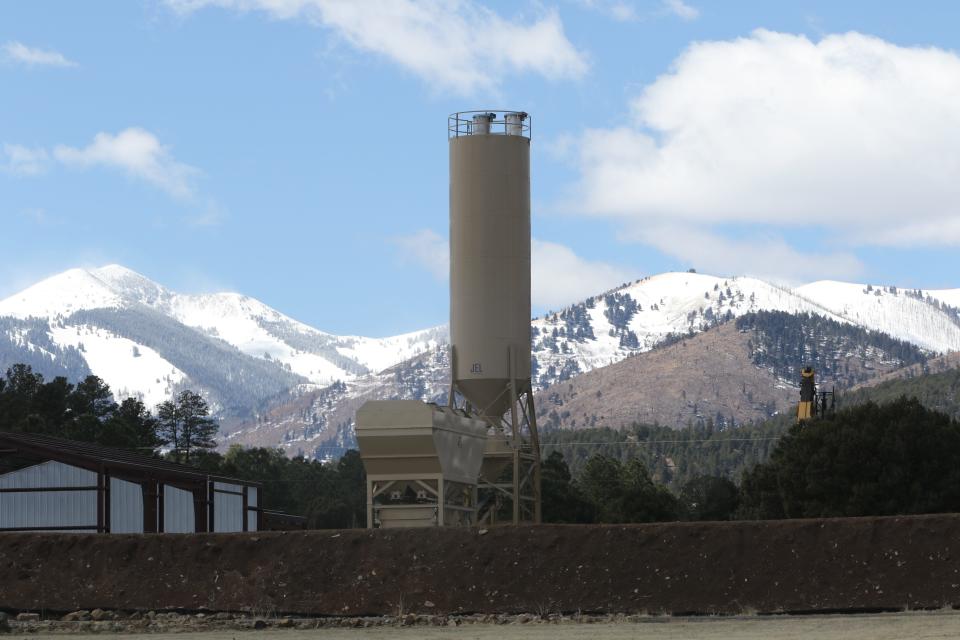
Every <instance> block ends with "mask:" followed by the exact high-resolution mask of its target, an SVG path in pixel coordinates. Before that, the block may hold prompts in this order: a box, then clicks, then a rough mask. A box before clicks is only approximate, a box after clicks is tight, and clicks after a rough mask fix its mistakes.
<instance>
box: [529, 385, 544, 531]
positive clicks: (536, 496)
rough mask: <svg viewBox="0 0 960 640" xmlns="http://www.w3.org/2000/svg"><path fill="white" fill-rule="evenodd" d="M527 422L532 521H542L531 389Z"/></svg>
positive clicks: (535, 414) (538, 444) (537, 452)
mask: <svg viewBox="0 0 960 640" xmlns="http://www.w3.org/2000/svg"><path fill="white" fill-rule="evenodd" d="M527 422H528V424H529V425H530V448H531V449H533V523H534V524H540V523H541V522H542V521H543V513H542V509H541V506H542V505H541V500H540V434H539V432H538V431H537V412H536V409H535V407H534V406H533V390H532V389H531V390H530V391H528V392H527Z"/></svg>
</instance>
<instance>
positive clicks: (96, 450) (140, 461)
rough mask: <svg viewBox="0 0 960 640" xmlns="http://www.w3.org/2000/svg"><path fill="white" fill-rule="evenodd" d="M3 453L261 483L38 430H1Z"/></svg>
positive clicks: (139, 472)
mask: <svg viewBox="0 0 960 640" xmlns="http://www.w3.org/2000/svg"><path fill="white" fill-rule="evenodd" d="M2 453H13V454H23V455H26V456H29V457H40V458H44V459H49V460H59V461H61V462H65V463H67V464H74V465H76V466H80V467H84V468H91V469H94V470H96V469H99V468H101V467H102V468H104V469H107V470H111V471H118V470H119V471H121V472H125V474H126V475H134V476H143V477H152V478H158V479H159V478H163V479H166V480H173V481H177V480H179V481H181V482H185V483H196V482H207V481H210V480H215V481H219V482H228V483H231V484H240V485H249V486H256V487H259V486H260V483H258V482H251V481H249V480H240V479H239V478H229V477H225V476H220V475H216V474H211V473H207V472H206V471H203V470H202V469H198V468H196V467H191V466H188V465H185V464H178V463H176V462H170V461H168V460H163V459H160V458H152V457H150V456H145V455H143V454H140V453H136V452H134V451H127V450H125V449H115V448H113V447H105V446H103V445H99V444H94V443H91V442H79V441H77V440H67V439H65V438H55V437H53V436H47V435H42V434H39V433H21V432H9V431H0V454H2Z"/></svg>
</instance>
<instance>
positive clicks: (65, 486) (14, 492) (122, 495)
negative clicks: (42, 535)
mask: <svg viewBox="0 0 960 640" xmlns="http://www.w3.org/2000/svg"><path fill="white" fill-rule="evenodd" d="M0 461H3V462H5V463H7V464H6V465H5V466H7V467H13V468H14V469H13V470H11V471H8V472H6V473H3V474H2V475H0V531H77V532H91V531H96V532H99V533H193V532H209V531H213V532H234V531H259V530H261V529H263V528H264V526H263V517H264V510H263V509H262V506H261V504H260V492H261V486H260V485H259V484H258V483H255V482H247V481H244V480H236V479H232V478H223V477H218V476H213V475H209V474H207V473H205V472H203V471H201V470H199V469H196V468H193V467H188V466H186V465H181V464H175V463H172V462H167V461H165V460H158V459H156V458H150V457H147V456H142V455H139V454H137V453H133V452H130V451H125V450H121V449H112V448H109V447H102V446H99V445H95V444H90V443H86V442H75V441H72V440H64V439H61V438H53V437H50V436H43V435H38V434H29V433H4V432H0Z"/></svg>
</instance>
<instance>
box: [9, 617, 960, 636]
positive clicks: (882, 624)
mask: <svg viewBox="0 0 960 640" xmlns="http://www.w3.org/2000/svg"><path fill="white" fill-rule="evenodd" d="M20 631H21V633H20V634H18V633H17V630H15V631H14V633H13V634H11V637H18V636H21V637H25V636H23V634H22V632H23V631H26V629H23V630H20ZM38 631H39V630H35V631H32V632H29V637H31V638H43V637H53V636H54V635H58V636H59V635H62V634H49V635H48V634H44V633H43V632H42V631H39V632H38ZM170 631H171V632H168V633H151V634H149V636H150V637H151V638H152V639H155V640H161V639H167V638H169V639H170V640H234V639H235V638H237V637H243V636H249V637H251V638H252V637H256V638H258V639H259V638H268V639H277V640H307V639H317V638H321V639H323V640H367V639H370V640H374V639H386V638H401V639H409V640H414V639H415V638H416V639H418V640H419V639H424V640H443V639H450V640H468V639H469V640H473V639H476V640H487V639H490V640H494V639H496V640H506V639H517V640H552V639H558V640H565V639H571V640H572V639H573V638H583V637H586V636H588V635H589V636H590V637H591V639H592V640H621V639H623V640H626V639H627V638H629V639H631V640H643V639H645V638H657V640H672V639H680V638H683V639H691V640H696V639H709V640H733V639H737V640H751V639H758V640H759V639H761V638H763V639H776V640H793V639H796V640H800V639H803V640H817V639H821V638H823V639H826V638H843V639H844V640H861V639H862V640H868V639H869V640H887V639H890V640H893V639H897V640H899V639H903V638H911V639H921V638H923V639H929V638H960V612H957V611H933V612H910V613H883V614H862V615H809V616H744V617H729V618H712V617H697V618H668V617H649V618H645V619H644V620H643V621H642V622H636V621H634V622H619V623H606V622H604V623H595V624H584V623H576V622H573V621H565V622H561V623H559V624H557V623H544V622H541V623H536V622H533V623H525V624H521V623H517V622H512V623H508V624H490V623H478V624H463V625H461V626H457V627H430V626H406V627H400V626H379V627H372V628H359V629H338V628H329V627H326V628H321V629H315V630H305V629H302V628H301V629H277V628H267V629H261V630H257V631H253V630H249V631H247V630H238V629H233V630H229V631H206V632H190V631H185V630H184V631H175V630H173V629H171V630H170ZM68 633H69V632H68ZM254 634H255V635H254ZM69 635H70V636H71V637H72V638H86V637H94V636H93V635H90V636H88V635H86V634H78V633H70V634H69ZM106 635H107V637H109V638H112V639H115V640H121V639H127V638H130V639H133V638H142V637H143V635H128V634H122V633H120V634H114V633H108V634H106ZM96 637H98V638H103V637H104V634H103V633H100V634H96Z"/></svg>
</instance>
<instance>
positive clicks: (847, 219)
mask: <svg viewBox="0 0 960 640" xmlns="http://www.w3.org/2000/svg"><path fill="white" fill-rule="evenodd" d="M958 18H960V5H957V4H956V3H949V2H943V3H910V4H906V3H903V4H900V3H896V4H895V3H878V2H863V3H857V2H846V3H835V2H798V3H791V5H790V6H787V3H771V2H706V1H702V2H701V1H697V0H689V1H687V0H684V1H683V2H679V1H678V0H673V1H670V2H664V1H662V0H652V1H649V2H643V1H641V0H636V1H628V0H623V1H616V0H610V1H608V0H553V1H551V0H530V1H523V0H521V1H520V2H488V3H480V2H475V1H473V0H451V1H449V2H447V1H441V0H436V1H429V2H412V1H408V0H396V1H391V0H365V1H363V2H353V1H345V0H143V1H140V2H132V1H131V2H128V1H123V2H119V1H118V2H112V3H109V2H104V3H98V4H97V5H96V10H92V9H91V8H90V5H88V4H84V3H69V2H43V1H39V0H38V1H33V2H29V3H25V2H20V3H13V2H9V3H2V4H0V256H2V260H0V296H5V295H8V294H11V293H13V292H14V291H16V290H17V289H19V288H21V287H23V286H25V285H28V284H30V283H32V282H34V281H36V280H37V279H39V278H41V277H43V276H46V275H51V274H53V273H56V272H59V271H62V270H64V269H67V268H70V267H75V266H97V265H102V264H106V263H120V264H123V265H125V266H128V267H130V268H132V269H135V270H137V271H139V272H141V273H143V274H145V275H147V276H148V277H151V278H153V279H155V280H157V281H158V282H160V283H162V284H164V285H167V286H169V287H171V288H174V289H177V290H181V291H212V290H224V289H230V290H236V291H240V292H242V293H246V294H249V295H252V296H254V297H256V298H258V299H260V300H262V301H264V302H266V303H267V304H270V305H272V306H274V307H276V308H277V309H279V310H281V311H283V312H284V313H287V314H289V315H291V316H293V317H295V318H297V319H300V320H302V321H304V322H307V323H310V324H312V325H314V326H316V327H318V328H321V329H324V330H327V331H332V332H336V333H358V334H366V335H387V334H393V333H400V332H404V331H410V330H414V329H417V328H422V327H426V326H430V325H435V324H440V323H443V322H445V321H446V316H447V283H446V279H445V277H444V268H445V252H446V249H445V236H446V233H447V215H448V214H447V179H448V178H447V142H446V117H447V115H448V114H449V113H451V112H454V111H457V110H465V109H474V108H487V107H493V108H513V109H523V110H526V111H529V112H530V113H531V114H532V115H533V126H534V140H533V157H532V162H533V208H534V213H533V215H534V218H533V236H534V238H535V244H534V302H535V308H536V309H538V310H541V311H542V310H544V309H548V308H556V307H558V306H561V305H562V304H564V303H566V302H572V301H574V300H576V299H579V298H582V297H584V296H585V295H589V294H591V293H595V292H598V291H600V290H602V289H604V288H607V287H610V286H614V285H616V284H618V283H620V282H622V281H624V280H627V279H635V278H639V277H642V276H644V275H649V274H652V273H657V272H660V271H665V270H672V269H686V268H688V267H691V266H692V267H695V268H697V269H698V270H700V271H703V272H710V273H716V274H719V275H736V274H751V275H758V276H762V277H767V278H771V279H775V280H778V281H783V282H787V283H799V282H803V281H809V280H814V279H820V278H835V279H849V280H858V281H865V282H866V281H869V282H874V283H884V284H887V283H889V284H896V285H898V286H901V287H926V288H940V287H960V258H958V252H957V249H958V245H960V216H958V215H957V214H956V203H957V201H958V200H957V198H958V197H960V57H958V56H957V55H956V54H955V53H953V51H954V50H956V49H957V48H958V42H957V41H958V39H960V35H958V32H957V31H956V28H955V25H956V24H958Z"/></svg>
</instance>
